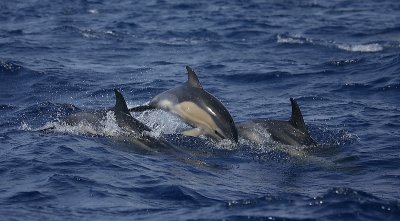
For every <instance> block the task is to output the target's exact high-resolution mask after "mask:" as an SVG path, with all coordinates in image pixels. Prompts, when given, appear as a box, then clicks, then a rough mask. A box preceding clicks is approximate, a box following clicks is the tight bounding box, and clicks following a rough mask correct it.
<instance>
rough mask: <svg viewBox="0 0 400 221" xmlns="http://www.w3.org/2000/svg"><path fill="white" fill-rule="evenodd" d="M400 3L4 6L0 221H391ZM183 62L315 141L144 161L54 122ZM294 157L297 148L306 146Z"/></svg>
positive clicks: (104, 103)
mask: <svg viewBox="0 0 400 221" xmlns="http://www.w3.org/2000/svg"><path fill="white" fill-rule="evenodd" d="M399 12H400V3H399V1H396V0H392V1H383V2H381V1H372V0H368V1H354V2H353V1H338V0H335V1H317V0H314V1H255V0H254V1H226V0H221V1H206V2H198V1H192V2H189V1H118V3H117V1H101V0H99V1H96V0H93V1H89V0H87V1H84V0H73V1H60V0H56V1H53V0H52V1H49V0H47V1H35V0H28V1H22V0H20V1H1V2H0V116H1V118H0V176H1V179H0V217H1V220H110V219H113V220H128V219H129V220H139V219H143V220H148V219H151V220H185V219H228V220H263V219H264V220H269V219H272V220H309V219H310V220H313V219H318V220H399V219H400V201H399V199H400V188H399V186H400V159H399V157H400V154H399V150H400V149H399V144H400V132H399V128H400V106H399V98H400V96H399V91H400V75H399V74H400V13H399ZM185 65H190V66H192V67H193V68H194V69H195V70H196V71H197V73H198V74H199V77H200V80H201V82H202V84H203V86H204V88H206V90H208V91H209V92H211V93H213V94H214V95H215V96H216V97H218V98H219V99H220V100H221V101H222V102H223V103H224V104H225V105H226V107H227V108H228V109H229V110H230V112H231V114H232V115H233V117H234V119H235V121H237V122H239V121H243V120H247V119H254V118H260V117H266V118H273V119H287V118H288V117H289V115H290V105H289V104H290V102H289V97H295V98H297V100H298V103H299V105H300V107H301V108H302V111H303V115H304V118H305V121H306V123H307V125H308V126H309V128H310V131H311V134H312V136H313V137H314V138H315V139H316V140H317V141H318V142H319V143H322V144H323V145H321V147H318V148H316V149H314V150H313V151H312V152H311V153H308V154H306V155H304V156H300V157H298V156H297V157H296V155H295V154H291V153H290V152H281V151H274V150H273V148H272V150H271V147H269V146H268V145H267V146H255V145H250V144H248V143H246V142H245V141H243V140H241V144H240V145H239V149H234V150H233V149H232V148H231V147H229V146H226V145H222V144H216V143H213V142H211V141H208V140H204V139H189V138H182V137H179V136H177V135H174V134H177V133H179V132H180V131H182V129H184V128H186V126H185V124H183V123H181V122H180V121H179V120H178V119H177V118H175V117H173V116H171V115H170V114H167V113H164V112H154V113H145V114H139V115H136V116H137V117H138V119H140V120H142V121H143V122H145V123H146V124H148V125H149V126H151V127H152V128H153V129H154V130H155V132H156V133H158V134H164V133H165V134H170V135H168V136H167V139H169V140H170V141H171V142H174V143H175V144H176V145H178V146H180V147H181V148H183V149H185V150H187V151H190V152H193V154H194V156H195V157H196V159H198V160H200V161H202V162H205V163H206V164H204V165H203V166H201V165H199V164H197V163H192V162H190V161H187V160H183V159H182V158H180V157H179V156H176V155H174V154H171V153H163V152H160V153H156V154H144V153H140V152H137V151H135V147H133V146H130V145H129V143H124V142H120V141H115V140H113V139H110V138H109V136H110V134H111V135H112V132H113V129H114V128H113V127H112V124H111V125H106V126H105V128H104V133H103V134H95V135H94V136H93V134H90V133H88V129H87V128H59V130H60V131H59V132H57V133H50V134H43V133H39V132H36V129H37V128H40V127H43V126H44V125H49V124H51V123H52V122H55V121H57V119H62V117H63V116H65V115H67V114H69V113H72V112H75V111H77V110H78V109H79V110H92V109H101V108H104V107H110V106H112V105H113V103H114V95H113V91H112V89H113V88H120V89H121V90H122V92H123V94H124V95H125V97H126V99H127V100H128V103H129V105H130V106H134V105H138V104H143V103H145V102H146V101H148V100H149V99H150V98H151V97H153V96H154V95H156V94H157V93H159V92H161V91H164V90H166V89H169V88H172V87H174V86H177V85H179V84H181V83H182V82H184V81H185V80H186V73H185V69H184V66H185ZM293 148H294V149H298V148H299V147H297V148H295V147H293Z"/></svg>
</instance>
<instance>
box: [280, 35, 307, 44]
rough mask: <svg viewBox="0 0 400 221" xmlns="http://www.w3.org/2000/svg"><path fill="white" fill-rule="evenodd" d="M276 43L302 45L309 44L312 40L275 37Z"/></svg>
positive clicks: (294, 37) (295, 37)
mask: <svg viewBox="0 0 400 221" xmlns="http://www.w3.org/2000/svg"><path fill="white" fill-rule="evenodd" d="M276 38H277V42H278V43H289V44H304V43H311V42H312V40H311V39H306V38H303V37H300V36H296V35H295V36H291V37H288V36H287V37H286V36H285V37H284V36H281V35H277V36H276Z"/></svg>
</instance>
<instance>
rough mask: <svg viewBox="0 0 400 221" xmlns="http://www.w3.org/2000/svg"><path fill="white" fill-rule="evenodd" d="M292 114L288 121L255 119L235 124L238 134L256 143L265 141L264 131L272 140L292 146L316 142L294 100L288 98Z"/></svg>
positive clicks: (308, 144)
mask: <svg viewBox="0 0 400 221" xmlns="http://www.w3.org/2000/svg"><path fill="white" fill-rule="evenodd" d="M290 102H291V105H292V115H291V117H290V119H289V120H288V121H281V120H270V119H255V120H249V121H244V122H241V123H238V124H237V128H238V132H239V136H240V137H242V138H244V139H246V140H250V141H252V142H254V143H257V144H263V143H265V142H266V139H265V138H266V136H265V133H269V134H270V137H271V138H272V140H273V141H276V142H279V143H281V144H286V145H292V146H302V145H305V146H315V145H317V142H315V141H314V139H313V138H312V137H311V136H310V134H309V132H308V130H307V127H306V125H305V123H304V119H303V115H302V114H301V111H300V107H299V105H298V104H297V102H296V100H295V99H293V98H290Z"/></svg>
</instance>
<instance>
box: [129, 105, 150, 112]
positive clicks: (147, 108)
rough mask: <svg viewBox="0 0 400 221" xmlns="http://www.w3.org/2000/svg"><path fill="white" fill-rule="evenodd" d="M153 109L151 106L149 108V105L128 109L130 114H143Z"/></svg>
mask: <svg viewBox="0 0 400 221" xmlns="http://www.w3.org/2000/svg"><path fill="white" fill-rule="evenodd" d="M153 109H156V108H155V107H153V106H149V105H143V106H137V107H132V108H129V111H130V112H143V111H147V110H153Z"/></svg>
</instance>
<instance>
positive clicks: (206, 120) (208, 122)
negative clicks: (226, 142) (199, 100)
mask: <svg viewBox="0 0 400 221" xmlns="http://www.w3.org/2000/svg"><path fill="white" fill-rule="evenodd" d="M172 111H174V112H175V113H176V114H178V115H179V116H181V117H182V118H183V119H184V120H185V121H187V122H191V123H192V124H194V125H196V126H198V127H199V128H201V129H203V130H204V131H205V132H207V134H209V135H210V136H213V137H216V138H219V137H218V136H216V135H215V133H214V131H215V130H217V131H218V132H219V133H221V134H223V133H222V131H221V130H220V129H219V128H218V126H217V124H216V123H215V122H214V120H213V119H212V117H211V116H210V115H209V114H208V113H207V112H205V111H204V110H202V109H201V108H200V107H199V106H197V105H196V104H195V103H193V102H189V101H185V102H182V103H179V104H177V105H175V108H174V109H172Z"/></svg>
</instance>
